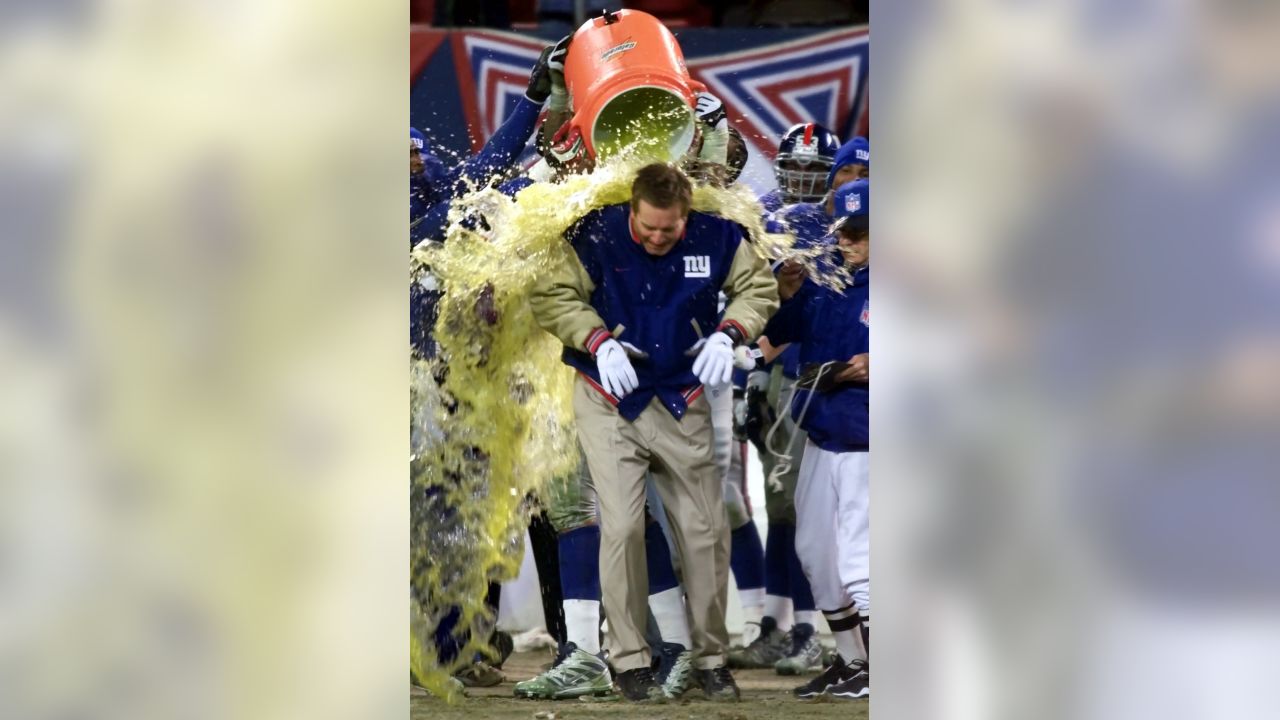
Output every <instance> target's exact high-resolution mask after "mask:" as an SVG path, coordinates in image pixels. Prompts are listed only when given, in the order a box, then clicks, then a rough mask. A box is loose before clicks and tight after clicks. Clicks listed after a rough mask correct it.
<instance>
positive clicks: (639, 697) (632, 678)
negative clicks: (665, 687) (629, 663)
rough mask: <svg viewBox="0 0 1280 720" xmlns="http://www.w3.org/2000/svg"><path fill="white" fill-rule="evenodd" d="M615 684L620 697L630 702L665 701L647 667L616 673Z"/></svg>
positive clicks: (651, 672) (660, 688)
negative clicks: (620, 694)
mask: <svg viewBox="0 0 1280 720" xmlns="http://www.w3.org/2000/svg"><path fill="white" fill-rule="evenodd" d="M616 682H617V685H618V691H619V692H620V693H622V697H624V698H626V699H628V700H630V701H631V702H660V701H662V700H664V699H665V698H664V697H663V695H662V686H661V685H659V684H658V680H657V678H655V677H654V676H653V670H650V669H649V668H647V667H638V668H636V669H634V670H624V671H623V672H620V673H618V675H617V680H616Z"/></svg>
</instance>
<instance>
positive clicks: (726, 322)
mask: <svg viewBox="0 0 1280 720" xmlns="http://www.w3.org/2000/svg"><path fill="white" fill-rule="evenodd" d="M692 202H693V189H692V185H691V183H690V182H689V179H688V177H686V176H685V174H684V173H683V172H681V171H680V170H679V169H678V168H676V167H675V166H673V165H669V164H664V163H655V164H652V165H648V166H646V167H644V168H641V169H640V170H639V172H638V173H637V174H636V178H635V182H634V183H633V184H632V195H631V202H630V203H623V204H619V205H610V206H606V207H604V208H601V209H599V210H595V211H592V212H591V213H589V214H587V215H586V216H585V217H584V218H583V219H582V220H580V221H579V222H578V223H577V224H576V225H575V226H574V227H573V228H571V229H570V231H569V232H568V233H567V234H566V239H567V240H568V241H569V243H570V245H571V248H572V251H571V252H569V253H567V257H566V258H565V260H564V262H563V263H562V264H561V266H559V267H557V268H555V269H554V270H552V271H549V272H548V273H546V275H545V276H543V277H541V278H539V284H538V286H537V287H535V290H534V292H533V294H532V296H531V299H530V301H531V309H532V311H533V316H534V318H535V319H536V320H537V322H538V323H539V324H540V325H541V326H542V327H543V328H544V329H546V330H547V331H548V332H550V333H552V334H553V335H555V336H556V337H557V338H559V339H560V340H561V342H563V343H564V346H565V347H564V352H563V358H564V361H565V363H566V364H568V365H570V366H571V367H573V368H574V369H575V370H576V371H577V372H578V379H577V382H576V384H575V387H574V400H573V403H574V414H575V416H576V420H577V431H578V438H579V440H580V441H581V443H582V447H583V450H584V452H585V456H586V459H587V464H588V466H589V468H590V473H591V476H592V479H593V481H594V483H595V489H596V495H597V502H598V505H599V509H600V584H601V588H602V590H603V598H602V600H603V605H604V610H605V613H606V614H607V615H608V618H609V646H610V659H611V661H612V662H613V665H614V666H615V667H616V668H617V670H618V674H617V677H616V681H617V684H618V687H619V689H620V690H621V691H622V695H623V696H624V697H625V698H627V699H628V700H633V701H645V700H649V699H654V698H658V697H661V696H662V691H661V689H660V687H659V686H658V683H657V682H656V680H655V678H654V677H653V674H652V672H651V671H650V668H649V664H650V663H649V661H650V655H649V648H648V645H647V643H646V642H645V640H644V636H643V632H642V628H643V625H644V621H645V614H646V608H647V600H648V597H647V586H648V577H647V567H646V560H645V548H644V529H645V522H644V497H645V479H646V476H647V475H648V474H649V473H650V472H651V473H652V475H653V480H654V483H655V485H656V486H657V490H658V494H659V495H660V496H661V497H662V501H663V505H664V507H665V510H666V514H667V516H668V519H669V520H670V525H671V529H672V533H673V536H674V539H675V545H676V550H677V555H678V557H679V559H680V565H681V567H682V568H683V570H684V581H685V593H686V597H687V602H688V606H687V612H688V615H689V625H690V632H691V636H692V638H691V640H692V647H691V648H690V651H691V652H692V664H693V667H694V668H695V677H696V678H697V682H698V683H699V684H700V685H702V688H703V692H704V694H706V695H707V696H708V697H710V698H712V699H722V700H733V699H737V697H738V688H737V685H736V684H735V682H734V680H733V676H732V675H731V674H730V673H729V671H728V668H727V667H726V666H725V650H726V649H727V646H728V631H727V630H726V628H725V624H724V613H725V602H726V593H727V585H728V577H729V546H730V543H729V532H728V523H727V517H726V513H725V509H724V504H723V497H722V479H721V477H720V474H719V472H718V471H717V468H716V465H715V459H714V448H713V445H714V440H713V431H712V424H711V409H710V405H709V403H708V401H707V399H706V397H705V395H704V387H711V388H716V387H723V386H725V385H727V384H728V382H729V379H730V376H731V374H732V371H733V362H734V359H733V356H734V346H735V345H737V344H740V343H742V342H743V341H744V340H746V339H749V338H751V337H755V336H756V335H758V334H759V332H760V331H761V330H762V329H763V327H764V323H765V320H766V319H767V318H768V317H769V315H771V314H772V313H773V311H774V309H775V308H776V307H777V302H778V301H777V286H776V282H775V280H774V278H773V275H772V274H771V273H770V272H769V266H768V264H767V263H766V262H765V261H764V259H763V257H762V256H761V255H760V254H758V253H757V252H756V251H755V249H754V248H753V247H751V246H750V243H749V242H748V241H747V239H746V238H745V237H744V235H743V232H742V230H741V228H740V227H739V226H738V225H736V224H735V223H732V222H730V221H728V220H724V219H722V218H718V217H714V216H711V215H706V214H703V213H700V212H694V211H692ZM722 289H723V290H724V291H725V293H726V294H727V295H728V296H729V303H728V305H727V306H726V308H725V310H724V313H723V315H721V314H720V313H719V308H718V302H717V301H718V296H719V293H720V291H721V290H722Z"/></svg>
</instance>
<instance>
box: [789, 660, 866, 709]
mask: <svg viewBox="0 0 1280 720" xmlns="http://www.w3.org/2000/svg"><path fill="white" fill-rule="evenodd" d="M865 673H866V663H864V662H862V661H861V660H855V661H854V663H853V665H846V664H845V662H844V658H842V657H840V656H839V655H836V659H835V660H834V661H833V662H832V663H831V667H829V668H827V669H826V670H823V671H822V674H821V675H819V676H818V677H816V678H814V679H812V680H810V681H809V682H807V683H805V684H804V685H801V686H800V687H798V688H795V689H794V690H792V691H791V694H793V695H795V696H796V697H798V698H815V697H818V696H819V695H822V694H824V693H826V692H827V690H829V689H830V688H832V687H834V686H836V685H839V684H840V683H843V682H845V681H848V680H852V679H853V678H854V677H855V676H857V675H861V674H865Z"/></svg>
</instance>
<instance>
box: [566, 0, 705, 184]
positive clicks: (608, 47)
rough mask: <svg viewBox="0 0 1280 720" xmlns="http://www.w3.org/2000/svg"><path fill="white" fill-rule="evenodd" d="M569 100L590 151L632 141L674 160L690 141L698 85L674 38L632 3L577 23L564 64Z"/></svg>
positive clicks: (597, 153)
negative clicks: (633, 6)
mask: <svg viewBox="0 0 1280 720" xmlns="http://www.w3.org/2000/svg"><path fill="white" fill-rule="evenodd" d="M564 78H565V85H566V87H567V89H568V91H569V95H570V96H571V97H572V99H573V108H574V114H573V119H572V120H571V121H570V122H571V123H572V124H573V126H575V127H577V128H578V130H579V131H580V132H581V133H582V137H583V138H584V140H585V142H586V145H587V150H588V151H589V152H590V153H591V155H592V156H594V157H597V158H600V159H604V158H607V157H609V156H610V155H612V154H615V153H617V152H618V151H619V150H621V149H622V148H624V147H626V146H628V145H631V144H632V143H637V142H638V143H639V146H640V152H642V153H644V154H647V155H650V156H652V157H655V158H659V159H662V160H668V161H670V160H675V159H676V158H678V157H680V156H681V155H683V154H684V153H685V151H686V150H688V149H689V145H690V144H691V143H692V142H693V135H694V122H695V120H696V119H695V117H694V114H693V106H694V103H695V99H696V94H697V93H698V92H700V91H702V90H703V89H704V86H703V85H702V84H701V83H698V82H696V81H694V80H691V79H690V78H689V70H688V69H687V68H686V67H685V64H684V54H683V53H681V52H680V45H679V44H677V43H676V39H675V37H674V36H673V35H672V34H671V31H670V30H667V28H666V27H665V26H663V24H662V23H661V22H659V21H658V19H657V18H655V17H654V16H652V15H650V14H648V13H646V12H641V11H639V10H619V11H617V12H607V13H605V14H604V15H602V16H600V17H596V18H592V19H590V20H588V21H587V22H585V23H583V24H582V27H580V28H578V31H577V32H575V33H574V35H573V41H572V42H571V43H570V45H569V52H568V54H567V55H566V57H565V63H564Z"/></svg>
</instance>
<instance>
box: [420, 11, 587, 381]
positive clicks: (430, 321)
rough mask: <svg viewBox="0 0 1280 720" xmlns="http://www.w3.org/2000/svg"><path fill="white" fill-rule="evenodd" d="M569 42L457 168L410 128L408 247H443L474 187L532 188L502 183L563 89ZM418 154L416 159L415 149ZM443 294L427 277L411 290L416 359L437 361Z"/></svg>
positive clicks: (522, 180)
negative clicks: (456, 208) (452, 216)
mask: <svg viewBox="0 0 1280 720" xmlns="http://www.w3.org/2000/svg"><path fill="white" fill-rule="evenodd" d="M569 42H570V37H564V38H562V39H561V40H560V42H558V43H556V44H555V45H553V46H550V47H548V48H546V49H545V50H543V52H542V54H541V55H540V56H539V57H538V62H537V63H536V64H535V65H534V67H533V70H532V71H531V72H530V73H529V86H528V89H527V90H525V95H524V97H523V98H521V99H520V100H519V101H518V102H517V103H516V107H515V109H514V110H513V111H512V112H511V114H510V115H509V116H507V119H506V120H505V121H504V122H503V123H502V126H501V127H499V128H498V131H497V132H495V133H494V134H493V137H491V138H489V141H488V142H487V143H485V145H484V147H483V148H482V149H481V150H480V152H479V153H478V154H476V156H475V157H473V158H470V159H468V160H466V161H465V162H463V163H462V164H461V165H459V166H458V167H456V168H454V169H452V170H448V169H446V168H445V166H444V164H443V163H442V162H440V160H439V159H438V158H437V157H436V156H435V154H434V153H432V152H431V150H430V147H429V146H428V143H427V142H426V138H425V136H423V134H422V133H421V132H419V131H418V130H417V129H416V128H410V129H409V140H410V157H409V246H410V247H411V248H412V247H414V246H416V245H418V244H419V243H421V242H424V241H436V242H443V241H444V238H445V231H446V230H447V229H448V225H449V210H450V209H451V208H452V206H453V201H454V200H456V199H457V198H458V197H460V196H462V195H463V194H464V193H465V192H467V190H468V189H470V188H477V189H478V188H480V187H484V186H487V185H491V184H494V183H497V189H498V191H499V192H502V193H503V194H505V195H509V196H514V195H515V194H516V193H517V192H519V191H520V190H523V189H524V188H525V187H528V186H529V185H530V184H532V183H533V180H532V179H530V178H528V177H524V176H521V177H516V178H514V179H511V180H505V181H503V179H502V178H503V176H504V175H505V174H506V173H507V171H509V170H510V169H511V168H512V166H513V165H514V163H515V161H516V158H518V157H519V156H520V153H521V151H523V150H524V147H525V145H526V144H527V143H528V142H529V138H530V137H531V136H532V135H533V133H534V130H535V129H536V128H537V124H538V114H539V112H540V111H541V109H542V105H543V103H544V102H546V100H547V98H548V97H551V95H552V92H553V91H555V90H560V91H561V94H563V86H564V58H565V56H566V54H567V53H568V50H569ZM415 149H416V150H417V151H418V157H415V154H414V152H413V151H414V150H415ZM440 295H441V293H440V289H439V286H438V284H437V283H436V280H435V278H434V277H433V276H432V275H431V274H430V273H429V272H423V273H420V275H419V277H418V279H417V280H416V281H414V282H413V283H412V284H410V286H409V343H410V346H411V348H412V350H413V352H414V353H415V354H417V355H418V356H419V357H422V358H432V357H435V352H436V347H435V340H434V338H433V337H432V328H433V327H434V325H435V319H436V305H437V303H438V302H439V300H440Z"/></svg>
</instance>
